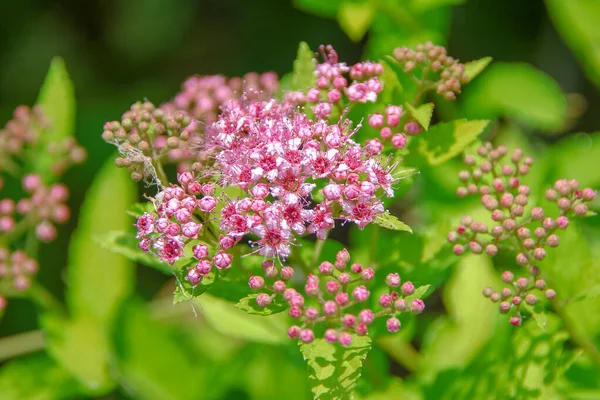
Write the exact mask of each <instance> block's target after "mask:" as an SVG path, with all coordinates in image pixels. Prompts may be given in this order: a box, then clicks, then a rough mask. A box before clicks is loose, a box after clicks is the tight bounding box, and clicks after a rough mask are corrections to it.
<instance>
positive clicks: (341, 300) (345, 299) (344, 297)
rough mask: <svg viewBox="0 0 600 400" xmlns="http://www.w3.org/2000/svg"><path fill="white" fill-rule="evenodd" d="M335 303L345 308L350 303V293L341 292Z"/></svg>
mask: <svg viewBox="0 0 600 400" xmlns="http://www.w3.org/2000/svg"><path fill="white" fill-rule="evenodd" d="M335 302H336V303H337V304H338V305H339V306H342V307H343V306H345V305H347V304H348V303H349V302H350V297H349V296H348V293H346V292H340V293H338V294H336V295H335Z"/></svg>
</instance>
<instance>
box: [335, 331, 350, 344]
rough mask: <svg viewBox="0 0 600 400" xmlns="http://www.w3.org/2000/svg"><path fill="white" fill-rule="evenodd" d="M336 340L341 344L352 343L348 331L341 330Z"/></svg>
mask: <svg viewBox="0 0 600 400" xmlns="http://www.w3.org/2000/svg"><path fill="white" fill-rule="evenodd" d="M338 341H339V342H340V344H341V345H342V346H345V347H347V346H350V345H351V344H352V335H350V334H349V333H348V332H342V333H340V337H339V339H338Z"/></svg>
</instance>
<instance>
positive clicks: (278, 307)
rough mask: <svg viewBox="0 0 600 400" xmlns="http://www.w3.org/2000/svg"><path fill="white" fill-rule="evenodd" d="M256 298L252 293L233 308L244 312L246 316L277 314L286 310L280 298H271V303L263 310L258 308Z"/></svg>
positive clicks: (286, 305)
mask: <svg viewBox="0 0 600 400" xmlns="http://www.w3.org/2000/svg"><path fill="white" fill-rule="evenodd" d="M257 297H258V294H256V293H253V294H251V295H249V296H246V297H244V298H243V299H241V300H240V301H239V303H237V304H236V305H235V306H236V307H237V308H239V309H240V310H244V311H246V312H247V313H248V314H253V315H271V314H277V313H280V312H282V311H285V310H286V309H287V308H288V304H287V303H286V302H285V301H284V300H283V298H282V297H281V296H275V298H273V300H272V301H271V304H269V305H268V306H266V307H264V308H263V307H261V306H259V305H258V303H257V302H256V298H257Z"/></svg>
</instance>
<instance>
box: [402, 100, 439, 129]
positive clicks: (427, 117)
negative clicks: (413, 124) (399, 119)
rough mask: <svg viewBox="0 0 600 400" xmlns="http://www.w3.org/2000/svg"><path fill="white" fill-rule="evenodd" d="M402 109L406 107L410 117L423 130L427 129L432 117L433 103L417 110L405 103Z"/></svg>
mask: <svg viewBox="0 0 600 400" xmlns="http://www.w3.org/2000/svg"><path fill="white" fill-rule="evenodd" d="M404 107H406V109H407V110H408V113H409V114H410V116H411V117H412V118H414V119H415V120H416V121H417V122H418V123H419V125H421V127H422V128H423V129H425V130H427V129H429V123H430V122H431V116H432V115H433V107H434V104H433V103H426V104H423V105H421V106H419V107H418V108H414V107H413V106H411V105H410V103H408V102H405V103H404Z"/></svg>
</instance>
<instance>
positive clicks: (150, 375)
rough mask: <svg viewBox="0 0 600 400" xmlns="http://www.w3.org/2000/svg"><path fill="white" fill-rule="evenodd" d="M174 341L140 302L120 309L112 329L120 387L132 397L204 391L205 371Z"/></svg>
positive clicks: (189, 395)
mask: <svg viewBox="0 0 600 400" xmlns="http://www.w3.org/2000/svg"><path fill="white" fill-rule="evenodd" d="M177 340H178V336H176V335H174V334H172V333H171V331H170V330H169V329H168V328H167V327H166V326H164V325H162V324H160V323H158V322H157V321H155V320H154V319H152V318H151V317H150V315H149V314H148V311H147V310H146V309H145V308H144V307H143V304H142V303H141V302H134V303H133V304H131V305H129V306H128V307H127V308H126V309H125V310H124V311H123V312H122V314H121V315H120V318H119V324H118V325H117V329H116V332H115V347H116V350H117V351H116V360H115V361H116V367H117V369H118V371H119V379H120V381H121V383H122V385H123V387H126V388H127V391H128V392H130V393H132V394H133V395H134V396H133V397H134V398H136V399H144V400H193V399H197V398H198V396H199V393H203V391H204V390H205V389H203V386H204V385H205V384H206V383H207V382H206V379H205V376H206V373H207V371H205V370H203V369H201V368H202V367H201V365H202V363H200V362H197V360H194V359H193V358H192V355H191V354H190V353H189V352H188V349H186V347H185V346H183V345H182V343H179V342H178V341H177Z"/></svg>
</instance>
